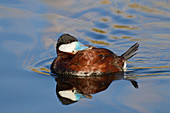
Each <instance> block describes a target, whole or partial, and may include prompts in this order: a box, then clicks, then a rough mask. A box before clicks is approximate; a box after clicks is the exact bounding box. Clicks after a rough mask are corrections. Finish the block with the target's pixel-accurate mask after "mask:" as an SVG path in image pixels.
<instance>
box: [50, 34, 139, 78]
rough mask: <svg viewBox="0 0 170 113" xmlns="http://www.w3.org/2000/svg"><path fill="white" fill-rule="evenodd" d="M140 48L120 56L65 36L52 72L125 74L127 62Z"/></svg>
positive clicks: (59, 46)
mask: <svg viewBox="0 0 170 113" xmlns="http://www.w3.org/2000/svg"><path fill="white" fill-rule="evenodd" d="M138 47H139V44H138V43H136V44H134V45H133V46H132V47H130V48H129V49H128V50H127V51H126V52H125V53H123V54H122V55H121V56H118V55H116V54H115V53H113V52H112V51H110V50H108V49H104V48H96V47H93V46H90V45H83V44H81V43H80V42H79V41H78V40H77V39H76V38H75V37H73V36H71V35H69V34H63V35H62V36H60V37H59V39H58V42H57V46H56V51H57V55H58V56H57V58H56V59H55V60H54V61H53V63H52V64H51V72H52V73H55V74H64V75H76V76H90V75H103V74H109V73H115V72H124V71H125V70H126V61H127V60H128V59H130V58H131V57H133V56H134V55H136V54H137V53H135V52H136V51H137V50H138Z"/></svg>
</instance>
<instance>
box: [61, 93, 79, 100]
mask: <svg viewBox="0 0 170 113" xmlns="http://www.w3.org/2000/svg"><path fill="white" fill-rule="evenodd" d="M58 93H59V94H60V96H62V97H64V98H69V99H71V100H73V101H77V99H76V96H75V94H74V92H72V90H66V91H59V92H58Z"/></svg>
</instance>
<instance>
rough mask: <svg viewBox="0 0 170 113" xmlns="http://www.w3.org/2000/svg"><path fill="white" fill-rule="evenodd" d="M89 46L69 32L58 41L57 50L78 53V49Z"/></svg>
mask: <svg viewBox="0 0 170 113" xmlns="http://www.w3.org/2000/svg"><path fill="white" fill-rule="evenodd" d="M88 48H89V47H88V46H84V45H83V44H81V43H80V42H79V41H78V40H77V39H76V38H75V37H73V36H71V35H69V34H63V35H61V36H60V37H59V39H58V41H57V46H56V50H57V53H58V52H65V53H71V54H76V53H77V52H78V51H82V50H85V49H88Z"/></svg>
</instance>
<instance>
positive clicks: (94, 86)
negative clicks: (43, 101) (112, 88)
mask: <svg viewBox="0 0 170 113" xmlns="http://www.w3.org/2000/svg"><path fill="white" fill-rule="evenodd" d="M122 79H123V80H128V81H130V82H131V83H132V85H133V86H134V87H135V88H138V84H137V82H136V81H134V80H132V79H126V78H125V76H124V73H119V74H114V75H103V76H90V77H74V76H65V75H57V76H55V80H56V82H57V85H56V94H57V97H58V98H59V100H60V101H61V103H62V104H64V105H69V104H72V103H75V102H77V101H78V100H80V99H81V98H92V95H91V94H95V93H98V92H101V91H104V90H106V89H107V88H108V86H109V85H110V84H111V83H112V82H113V81H116V80H122Z"/></svg>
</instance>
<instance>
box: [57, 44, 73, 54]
mask: <svg viewBox="0 0 170 113" xmlns="http://www.w3.org/2000/svg"><path fill="white" fill-rule="evenodd" d="M75 48H76V44H75V42H72V43H70V44H62V45H60V46H59V48H58V49H59V50H60V51H63V52H70V53H71V52H74V51H75Z"/></svg>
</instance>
